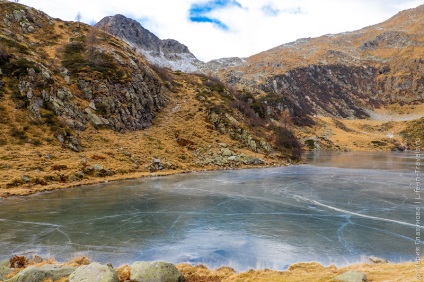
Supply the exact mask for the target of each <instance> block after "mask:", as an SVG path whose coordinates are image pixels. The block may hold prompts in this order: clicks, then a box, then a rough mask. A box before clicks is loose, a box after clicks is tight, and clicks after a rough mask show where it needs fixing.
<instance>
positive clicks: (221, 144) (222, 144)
mask: <svg viewBox="0 0 424 282" xmlns="http://www.w3.org/2000/svg"><path fill="white" fill-rule="evenodd" d="M219 146H221V147H222V148H227V144H225V143H219Z"/></svg>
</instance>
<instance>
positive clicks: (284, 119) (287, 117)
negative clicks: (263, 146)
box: [279, 109, 293, 128]
mask: <svg viewBox="0 0 424 282" xmlns="http://www.w3.org/2000/svg"><path fill="white" fill-rule="evenodd" d="M279 121H280V123H281V124H282V125H283V126H284V128H287V126H290V125H291V124H292V123H293V117H292V115H291V114H290V111H289V109H284V111H282V112H281V116H280V120H279Z"/></svg>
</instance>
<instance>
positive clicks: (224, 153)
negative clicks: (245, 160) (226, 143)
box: [221, 148, 233, 157]
mask: <svg viewBox="0 0 424 282" xmlns="http://www.w3.org/2000/svg"><path fill="white" fill-rule="evenodd" d="M221 155H222V156H223V157H230V156H232V155H233V152H231V150H230V149H227V148H224V149H222V150H221Z"/></svg>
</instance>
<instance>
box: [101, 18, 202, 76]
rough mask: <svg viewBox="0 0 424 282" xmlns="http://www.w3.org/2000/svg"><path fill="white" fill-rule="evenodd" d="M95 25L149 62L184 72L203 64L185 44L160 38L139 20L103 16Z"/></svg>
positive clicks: (195, 69) (192, 70)
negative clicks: (124, 42)
mask: <svg viewBox="0 0 424 282" xmlns="http://www.w3.org/2000/svg"><path fill="white" fill-rule="evenodd" d="M95 27H97V28H99V29H101V30H103V31H106V32H108V33H110V34H112V35H114V36H116V37H118V38H120V39H122V40H124V41H126V42H127V43H129V44H130V45H131V46H133V47H134V48H136V49H137V50H138V52H140V53H141V54H142V55H143V56H144V57H145V58H146V60H147V61H149V62H150V63H151V64H155V65H159V66H161V67H169V68H171V69H173V70H180V71H184V72H195V71H197V69H198V68H199V67H200V66H202V65H203V62H201V61H199V60H198V59H197V58H196V57H195V56H194V55H193V54H192V53H191V52H190V50H189V49H188V47H187V46H185V45H183V44H181V43H179V42H178V41H176V40H174V39H164V40H161V39H159V38H158V37H157V36H156V35H154V34H153V33H151V32H150V31H149V30H147V29H145V28H144V27H143V26H141V24H140V23H139V22H137V21H135V20H132V19H129V18H127V17H125V16H123V15H115V16H109V17H105V18H103V19H102V20H101V21H99V22H98V23H97V24H96V25H95Z"/></svg>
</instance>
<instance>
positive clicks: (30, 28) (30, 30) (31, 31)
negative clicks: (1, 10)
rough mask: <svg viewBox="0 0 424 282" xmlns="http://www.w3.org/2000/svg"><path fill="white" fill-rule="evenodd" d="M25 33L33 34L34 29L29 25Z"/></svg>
mask: <svg viewBox="0 0 424 282" xmlns="http://www.w3.org/2000/svg"><path fill="white" fill-rule="evenodd" d="M27 31H28V32H29V33H33V32H34V31H35V28H34V27H33V26H32V25H29V26H28V27H27Z"/></svg>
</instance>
